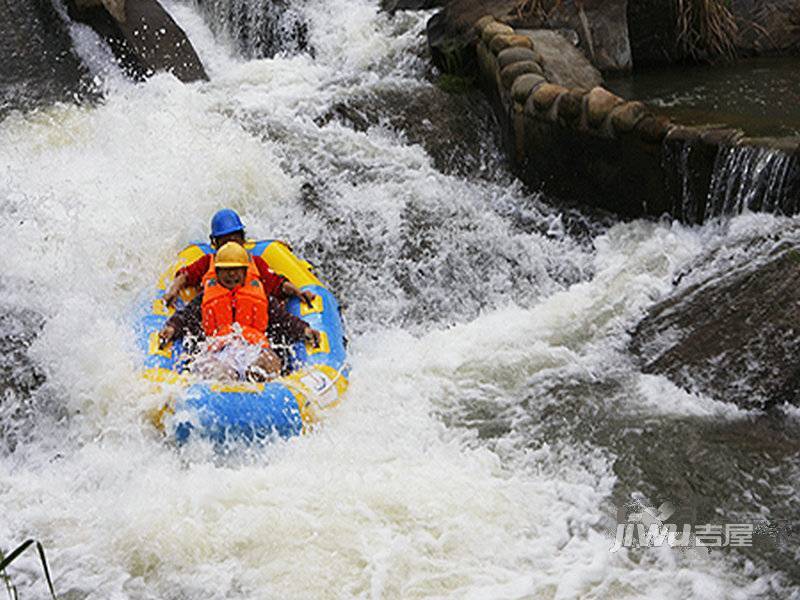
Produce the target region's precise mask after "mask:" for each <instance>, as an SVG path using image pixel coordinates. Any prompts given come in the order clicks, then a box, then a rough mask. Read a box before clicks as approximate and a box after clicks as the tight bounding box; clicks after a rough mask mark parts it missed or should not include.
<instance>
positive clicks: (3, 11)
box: [0, 0, 90, 117]
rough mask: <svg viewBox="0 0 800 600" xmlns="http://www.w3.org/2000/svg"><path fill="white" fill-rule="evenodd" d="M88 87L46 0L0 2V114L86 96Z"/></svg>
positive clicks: (60, 23) (62, 26) (60, 22)
mask: <svg viewBox="0 0 800 600" xmlns="http://www.w3.org/2000/svg"><path fill="white" fill-rule="evenodd" d="M89 85H90V78H89V75H88V71H87V70H86V68H85V67H84V65H83V64H82V62H81V60H80V59H79V58H78V56H77V55H76V54H75V53H74V52H73V50H72V40H71V39H70V37H69V34H68V33H67V30H66V26H65V24H64V21H63V20H62V19H61V17H60V16H59V15H58V14H57V13H56V11H55V10H54V8H53V5H52V4H51V3H50V0H30V1H28V2H13V1H10V0H8V1H3V2H0V117H2V116H3V114H4V112H5V111H6V110H9V109H13V108H23V109H25V108H31V107H33V106H36V105H39V104H43V103H48V102H53V101H59V100H69V99H72V98H73V97H74V96H75V95H76V94H77V95H83V94H86V93H87V92H88V90H89Z"/></svg>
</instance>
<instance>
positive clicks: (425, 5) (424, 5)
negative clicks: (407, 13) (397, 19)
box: [381, 0, 445, 13]
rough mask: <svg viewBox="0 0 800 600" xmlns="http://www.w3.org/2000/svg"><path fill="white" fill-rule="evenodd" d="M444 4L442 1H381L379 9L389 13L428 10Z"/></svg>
mask: <svg viewBox="0 0 800 600" xmlns="http://www.w3.org/2000/svg"><path fill="white" fill-rule="evenodd" d="M444 4H445V2H444V0H381V8H383V10H385V11H386V12H389V13H394V12H397V11H398V10H430V9H431V8H438V7H440V6H444Z"/></svg>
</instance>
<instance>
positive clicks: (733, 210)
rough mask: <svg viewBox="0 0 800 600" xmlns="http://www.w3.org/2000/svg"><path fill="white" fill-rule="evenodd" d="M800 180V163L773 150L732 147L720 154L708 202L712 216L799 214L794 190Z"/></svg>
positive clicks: (793, 157)
mask: <svg viewBox="0 0 800 600" xmlns="http://www.w3.org/2000/svg"><path fill="white" fill-rule="evenodd" d="M798 179H800V159H798V158H797V157H796V156H793V155H792V154H789V153H786V152H783V151H781V150H775V149H771V148H759V147H754V146H733V147H730V148H724V149H721V150H720V153H719V155H718V156H717V161H716V164H715V166H714V174H713V176H712V180H711V189H710V190H709V198H708V213H709V214H710V215H711V216H718V215H735V214H739V213H741V212H742V211H743V210H753V211H758V210H760V211H764V212H777V211H780V212H784V213H787V214H794V213H795V212H797V208H798V206H797V204H798V199H797V198H796V197H794V193H793V192H794V190H793V189H791V188H792V187H793V186H794V185H795V184H796V180H798Z"/></svg>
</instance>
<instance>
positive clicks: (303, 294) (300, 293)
mask: <svg viewBox="0 0 800 600" xmlns="http://www.w3.org/2000/svg"><path fill="white" fill-rule="evenodd" d="M281 292H283V296H284V297H285V298H290V297H292V296H295V297H296V298H299V299H300V301H301V302H305V303H306V304H308V305H309V306H311V305H312V304H313V302H314V298H316V297H317V295H316V294H315V293H314V292H310V291H308V290H300V289H299V288H298V287H297V286H296V285H295V284H293V283H292V282H291V281H289V280H288V279H287V280H286V281H284V282H283V285H282V286H281Z"/></svg>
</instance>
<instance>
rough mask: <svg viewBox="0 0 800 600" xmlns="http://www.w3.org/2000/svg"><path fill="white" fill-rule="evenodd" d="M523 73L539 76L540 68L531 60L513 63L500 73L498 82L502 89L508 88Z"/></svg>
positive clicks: (540, 73)
mask: <svg viewBox="0 0 800 600" xmlns="http://www.w3.org/2000/svg"><path fill="white" fill-rule="evenodd" d="M525 73H534V74H536V75H540V76H541V75H542V67H540V66H539V63H537V62H534V61H532V60H526V61H523V62H517V63H513V64H510V65H508V66H507V67H506V68H504V69H502V70H501V71H500V81H501V82H502V84H503V87H505V88H510V87H511V84H512V83H514V80H515V79H516V78H517V77H519V76H520V75H524V74H525Z"/></svg>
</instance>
